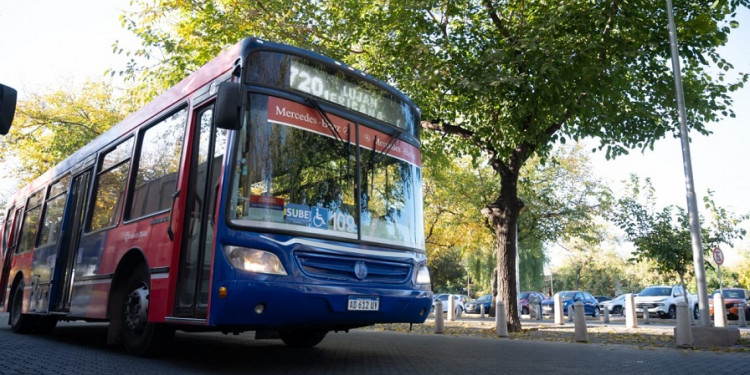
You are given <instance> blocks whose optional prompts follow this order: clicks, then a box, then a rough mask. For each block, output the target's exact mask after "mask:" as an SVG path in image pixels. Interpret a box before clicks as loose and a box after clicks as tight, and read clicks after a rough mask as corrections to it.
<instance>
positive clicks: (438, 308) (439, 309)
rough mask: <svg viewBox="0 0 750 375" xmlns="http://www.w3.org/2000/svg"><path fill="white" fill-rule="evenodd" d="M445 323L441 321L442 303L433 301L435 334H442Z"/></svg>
mask: <svg viewBox="0 0 750 375" xmlns="http://www.w3.org/2000/svg"><path fill="white" fill-rule="evenodd" d="M444 330H445V321H444V320H443V301H441V300H437V301H435V333H443V332H444Z"/></svg>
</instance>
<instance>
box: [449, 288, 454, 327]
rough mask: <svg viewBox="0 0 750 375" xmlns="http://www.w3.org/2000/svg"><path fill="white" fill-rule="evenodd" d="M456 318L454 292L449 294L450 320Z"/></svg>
mask: <svg viewBox="0 0 750 375" xmlns="http://www.w3.org/2000/svg"><path fill="white" fill-rule="evenodd" d="M455 320H456V301H455V300H453V294H449V295H448V321H449V322H453V321H455Z"/></svg>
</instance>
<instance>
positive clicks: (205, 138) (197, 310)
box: [174, 105, 226, 319]
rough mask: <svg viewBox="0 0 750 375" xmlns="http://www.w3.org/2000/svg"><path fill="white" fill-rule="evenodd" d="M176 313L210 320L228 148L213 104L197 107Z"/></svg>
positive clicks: (184, 316) (180, 315)
mask: <svg viewBox="0 0 750 375" xmlns="http://www.w3.org/2000/svg"><path fill="white" fill-rule="evenodd" d="M193 118H194V119H195V123H194V126H193V130H192V132H193V134H192V136H191V138H192V142H193V143H192V147H191V150H192V155H190V158H191V159H190V160H191V162H190V172H189V183H188V195H187V197H188V201H187V206H186V209H185V212H186V213H187V214H186V215H185V224H184V226H183V240H182V249H181V251H180V265H179V271H178V280H177V292H176V294H175V298H176V301H175V305H174V306H175V311H174V315H175V316H177V317H182V318H195V319H206V318H207V314H208V295H209V283H210V277H211V262H212V260H213V259H212V254H213V252H212V250H213V245H214V224H215V221H216V218H215V212H216V197H217V194H218V192H219V181H220V180H221V179H220V177H219V175H220V174H221V169H222V161H223V159H224V152H225V149H226V130H224V129H218V130H217V129H215V127H214V126H213V105H209V106H203V107H201V108H200V109H198V110H196V113H195V116H193Z"/></svg>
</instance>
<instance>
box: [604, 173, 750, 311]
mask: <svg viewBox="0 0 750 375" xmlns="http://www.w3.org/2000/svg"><path fill="white" fill-rule="evenodd" d="M626 191H630V192H631V193H630V194H631V195H630V196H626V197H624V198H621V199H619V200H618V204H617V209H616V210H615V211H614V212H613V215H612V218H613V220H614V222H615V223H616V224H617V225H618V226H619V227H620V228H621V229H623V230H624V231H625V235H626V237H627V239H628V240H630V241H632V242H633V244H634V245H635V251H634V253H633V256H634V259H636V260H650V261H653V266H654V268H655V269H656V270H657V271H658V272H659V273H661V274H666V275H669V274H676V275H677V276H678V277H679V281H680V284H681V285H682V287H683V290H686V287H685V276H686V275H688V274H689V273H690V272H691V270H692V269H693V267H692V264H693V253H692V250H691V238H690V223H689V219H688V213H687V212H686V210H685V209H683V208H680V207H675V206H667V207H665V208H664V209H662V210H661V211H657V210H656V209H655V202H654V189H653V187H652V186H651V182H650V180H649V179H646V180H645V182H644V183H643V184H641V182H640V180H639V179H638V177H636V176H634V175H633V176H631V179H630V182H629V184H628V185H627V186H626ZM703 201H704V203H705V208H706V210H707V211H708V212H709V213H710V215H711V216H710V223H709V224H710V225H708V226H706V225H705V224H706V223H705V220H704V219H703V218H700V221H701V238H702V239H703V252H704V254H706V255H707V254H708V253H709V252H710V251H711V249H713V248H714V247H716V246H719V245H721V244H727V245H730V246H731V245H732V241H733V240H734V239H736V238H742V237H743V236H744V235H745V230H744V229H742V228H739V227H738V226H737V224H739V223H740V222H741V221H742V220H745V219H746V217H744V216H739V217H737V216H735V215H733V214H732V213H730V212H727V211H726V210H725V209H723V208H720V207H718V206H716V204H715V203H714V201H713V199H712V194H711V192H710V191H709V194H708V195H707V196H706V197H705V198H704V199H703ZM708 266H709V267H710V265H708ZM686 298H687V297H686ZM685 302H687V299H686V301H685Z"/></svg>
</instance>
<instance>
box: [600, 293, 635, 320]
mask: <svg viewBox="0 0 750 375" xmlns="http://www.w3.org/2000/svg"><path fill="white" fill-rule="evenodd" d="M633 296H634V297H635V296H637V294H635V295H633ZM599 306H601V308H603V309H607V311H609V313H610V314H612V315H622V314H624V312H625V295H624V294H620V295H619V296H617V297H615V298H612V299H611V300H609V301H604V302H601V303H599Z"/></svg>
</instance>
